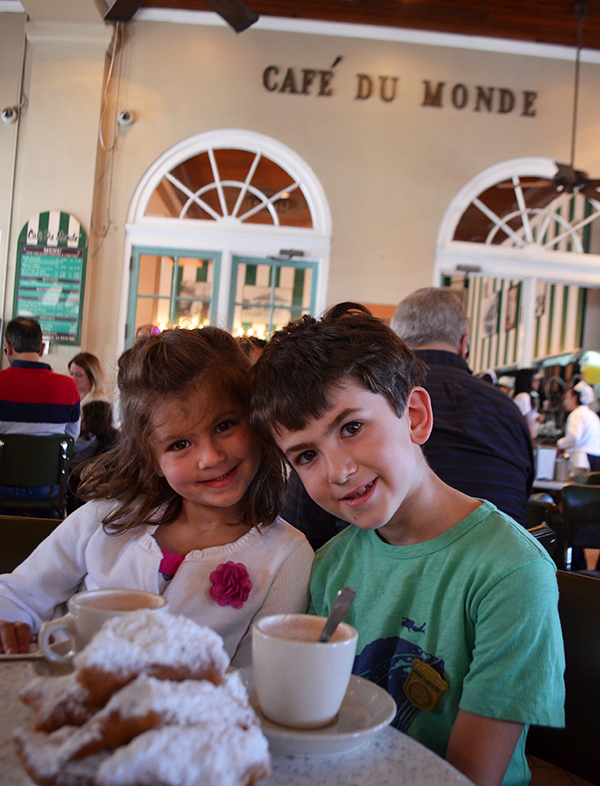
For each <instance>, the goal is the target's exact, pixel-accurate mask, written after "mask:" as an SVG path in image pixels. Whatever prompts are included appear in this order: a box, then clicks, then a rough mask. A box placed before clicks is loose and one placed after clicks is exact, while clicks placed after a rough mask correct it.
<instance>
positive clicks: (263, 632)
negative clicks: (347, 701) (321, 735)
mask: <svg viewBox="0 0 600 786" xmlns="http://www.w3.org/2000/svg"><path fill="white" fill-rule="evenodd" d="M325 620H326V618H325V617H315V616H312V615H309V614H276V615H274V616H272V617H263V618H262V619H260V620H258V621H257V622H255V623H254V625H253V628H252V665H253V671H254V684H255V687H256V696H257V699H258V703H259V705H260V709H261V711H262V713H263V714H264V715H265V716H266V717H267V718H269V720H272V721H274V722H275V723H278V724H280V725H282V726H291V727H293V728H298V729H314V728H319V727H321V726H327V725H328V724H330V723H331V722H332V721H333V720H334V719H335V717H336V715H337V713H338V711H339V709H340V707H341V705H342V701H343V699H344V696H345V694H346V690H347V688H348V682H349V681H350V675H351V673H352V665H353V663H354V656H355V654H356V644H357V641H358V633H357V632H356V630H355V629H354V628H352V627H351V626H350V625H347V624H346V623H344V622H342V623H340V624H339V625H338V627H337V629H336V630H335V632H334V634H333V636H332V637H331V639H330V640H329V641H327V642H320V641H317V639H318V637H319V634H320V633H321V631H322V630H323V626H324V625H325Z"/></svg>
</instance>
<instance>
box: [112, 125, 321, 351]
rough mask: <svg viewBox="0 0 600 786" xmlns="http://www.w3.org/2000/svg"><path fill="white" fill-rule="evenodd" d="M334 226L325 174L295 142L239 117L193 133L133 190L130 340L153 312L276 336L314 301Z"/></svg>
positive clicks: (172, 320)
mask: <svg viewBox="0 0 600 786" xmlns="http://www.w3.org/2000/svg"><path fill="white" fill-rule="evenodd" d="M330 237H331V219H330V213H329V208H328V205H327V200H326V199H325V195H324V192H323V190H322V188H321V185H320V183H319V181H318V180H317V178H316V176H315V175H314V173H313V172H312V170H311V169H310V168H309V167H308V165H307V164H306V163H305V162H304V161H302V159H300V158H299V156H297V155H296V154H295V153H294V152H293V151H292V150H290V149H289V148H287V147H285V146H284V145H282V144H281V143H279V142H277V141H276V140H273V139H270V138H269V137H265V136H263V135H259V134H253V133H250V132H246V131H237V130H231V129H229V130H227V129H225V130H218V131H211V132H207V133H204V134H199V135H197V136H195V137H191V138H190V139H186V140H183V142H180V143H179V144H177V145H175V146H174V147H173V148H171V149H170V150H168V151H166V152H165V153H164V154H163V155H162V156H161V157H160V158H158V159H157V161H155V162H154V164H152V166H151V167H150V168H149V169H148V171H147V172H146V174H145V175H144V177H143V178H142V180H141V182H140V184H139V185H138V187H137V189H136V192H135V194H134V196H133V199H132V202H131V206H130V211H129V217H128V224H127V238H128V258H129V256H130V257H131V274H130V281H129V303H128V309H127V328H128V330H127V333H128V340H129V341H130V340H131V337H132V335H133V331H134V329H135V328H136V327H137V326H139V325H140V324H143V323H148V322H152V323H153V324H158V325H165V326H166V325H175V324H183V325H188V326H196V325H202V324H209V323H211V324H219V325H220V326H222V327H227V328H228V329H230V330H232V331H234V332H236V333H239V334H241V333H249V334H251V335H252V334H253V335H258V336H263V335H264V336H266V335H268V334H269V333H270V332H271V331H272V330H274V329H276V328H278V327H280V326H281V325H283V324H285V323H286V322H287V321H288V320H289V319H294V318H296V317H298V316H300V315H302V314H303V313H314V312H315V311H317V310H319V309H320V308H322V307H323V305H324V302H325V286H326V280H327V272H328V263H329V247H330Z"/></svg>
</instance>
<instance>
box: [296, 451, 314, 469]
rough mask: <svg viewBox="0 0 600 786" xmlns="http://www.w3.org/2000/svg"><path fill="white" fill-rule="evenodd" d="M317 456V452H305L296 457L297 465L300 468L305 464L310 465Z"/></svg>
mask: <svg viewBox="0 0 600 786" xmlns="http://www.w3.org/2000/svg"><path fill="white" fill-rule="evenodd" d="M316 455H317V451H316V450H305V451H304V453H300V455H298V456H296V459H295V463H296V464H298V465H300V466H302V465H303V464H310V462H311V461H312V460H313V459H314V457H315V456H316Z"/></svg>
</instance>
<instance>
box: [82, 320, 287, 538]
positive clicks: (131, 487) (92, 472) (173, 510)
mask: <svg viewBox="0 0 600 786" xmlns="http://www.w3.org/2000/svg"><path fill="white" fill-rule="evenodd" d="M249 374H250V363H249V361H248V358H247V357H246V356H245V354H244V353H243V351H242V350H241V349H240V347H239V344H238V342H237V341H236V340H235V339H234V338H233V336H231V335H229V333H226V332H225V331H223V330H220V329H219V328H215V327H205V328H202V329H197V330H184V329H180V328H175V329H173V330H165V331H163V332H162V333H161V334H160V335H158V336H151V337H150V338H148V339H147V340H145V341H142V342H138V343H136V344H134V345H133V346H132V347H131V348H130V349H128V350H126V351H125V352H124V353H123V354H122V355H121V357H120V358H119V373H118V386H119V393H120V403H121V413H122V422H121V428H120V430H119V436H118V438H117V442H116V444H115V445H114V447H113V448H111V450H109V451H108V452H107V453H104V454H102V455H101V456H99V457H98V458H97V459H94V460H93V461H92V462H90V463H89V464H88V465H87V466H86V468H85V471H84V472H83V477H82V482H81V485H80V486H79V491H78V494H79V496H80V497H81V498H82V499H85V500H91V499H110V500H115V501H116V502H117V505H116V506H115V507H114V508H113V510H112V511H111V512H110V513H109V514H108V515H107V516H106V517H105V518H104V520H103V524H104V527H105V529H106V530H107V531H111V532H115V533H120V532H124V531H125V530H128V529H132V528H133V527H137V526H139V525H141V524H156V523H163V524H170V523H171V522H173V521H175V519H176V518H177V517H178V516H179V514H180V512H181V506H182V498H181V497H180V496H179V494H177V493H176V492H174V491H173V489H172V488H171V487H170V486H169V484H168V483H167V481H166V480H165V478H164V477H161V476H160V475H159V474H158V462H157V460H156V453H155V449H154V446H153V443H152V415H153V412H154V411H155V409H156V407H157V406H159V405H161V404H164V403H165V401H168V400H169V399H170V400H171V401H172V400H179V401H185V400H186V398H187V397H188V396H189V394H190V392H191V391H193V390H194V389H196V388H198V387H199V386H202V385H206V384H207V383H208V384H209V385H210V386H212V387H213V388H214V394H213V395H211V397H210V398H211V400H210V401H207V405H208V406H213V405H214V400H215V397H219V396H222V395H231V396H233V398H234V399H235V400H236V401H237V402H239V403H240V404H241V405H242V406H243V407H245V408H246V409H247V407H248V402H249V397H250V390H249ZM256 439H257V440H260V437H259V436H258V435H257V436H256ZM261 447H262V457H261V462H260V465H259V468H258V471H257V473H256V475H255V477H254V479H253V480H252V482H251V483H250V486H249V488H248V491H247V505H246V522H247V523H248V524H250V525H251V526H258V525H262V526H266V525H268V524H271V523H272V522H273V521H274V520H275V518H276V517H277V515H278V513H279V511H280V509H281V507H282V504H283V495H284V490H285V468H284V464H283V461H282V460H281V459H280V458H279V456H278V454H277V452H276V451H275V450H274V449H273V448H272V447H270V446H267V445H264V444H262V443H261Z"/></svg>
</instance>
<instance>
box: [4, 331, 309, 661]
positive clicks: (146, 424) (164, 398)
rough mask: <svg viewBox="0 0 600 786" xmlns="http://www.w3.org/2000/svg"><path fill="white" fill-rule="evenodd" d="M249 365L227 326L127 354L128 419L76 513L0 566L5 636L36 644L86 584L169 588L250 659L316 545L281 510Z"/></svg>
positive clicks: (302, 589)
mask: <svg viewBox="0 0 600 786" xmlns="http://www.w3.org/2000/svg"><path fill="white" fill-rule="evenodd" d="M249 370H250V364H249V361H248V359H247V358H246V357H245V355H244V353H243V352H242V350H241V349H240V348H239V345H238V343H237V342H236V340H235V339H234V338H233V337H232V336H230V335H229V334H228V333H225V332H224V331H222V330H219V329H218V328H214V327H207V328H204V329H202V330H182V329H175V330H168V331H165V332H163V333H161V334H160V335H159V336H152V337H150V338H149V339H148V340H147V341H144V342H138V343H136V344H134V346H133V347H132V348H131V349H129V350H127V351H126V352H124V353H123V355H122V356H121V358H120V359H119V375H118V384H119V390H120V395H121V405H122V413H123V423H122V427H121V430H120V432H119V437H118V440H117V443H116V445H115V446H114V448H112V449H111V450H110V451H108V452H107V453H104V454H103V455H102V456H99V457H98V458H97V459H95V460H94V461H93V462H92V464H90V465H88V467H87V468H86V470H85V472H84V475H85V477H84V480H83V484H82V487H81V488H80V494H81V495H82V496H83V497H84V498H85V499H89V500H92V501H91V502H88V503H87V504H86V505H84V506H83V507H81V508H79V509H78V510H76V511H75V512H74V513H72V514H71V515H70V516H69V517H68V518H67V519H65V521H64V522H62V523H61V524H60V525H59V526H58V527H57V529H56V530H55V531H54V532H53V533H52V534H51V535H50V536H49V537H48V538H47V539H46V540H45V541H44V542H43V543H42V544H41V545H40V546H39V547H38V548H37V549H36V550H35V551H34V552H33V554H32V555H31V556H30V557H29V558H28V559H27V560H25V562H23V563H22V564H21V565H20V566H19V567H18V568H17V569H16V570H15V571H14V572H13V573H11V574H6V575H4V576H1V577H0V620H2V622H0V642H1V644H2V649H3V650H4V651H7V652H10V651H27V649H28V646H29V640H30V632H31V629H33V630H37V629H38V628H39V626H40V624H41V623H42V622H43V621H44V620H46V619H49V618H51V617H52V616H55V612H57V606H59V605H60V604H62V603H63V602H64V601H66V600H67V599H68V598H69V597H70V596H71V595H73V594H74V593H75V592H77V591H79V590H81V589H94V588H97V587H98V588H101V587H125V588H136V589H145V590H151V591H153V592H159V593H162V594H164V596H165V597H166V598H167V600H168V602H169V607H170V610H171V611H172V612H173V613H176V614H185V615H187V616H188V617H191V618H193V619H195V620H196V621H197V622H200V623H202V624H203V625H208V626H209V627H211V628H213V629H214V630H216V631H217V633H219V634H220V635H221V636H223V639H224V641H225V647H226V649H227V651H228V653H229V655H230V656H231V657H232V658H233V664H234V665H236V666H244V665H247V664H249V663H250V643H251V642H250V627H251V623H252V622H253V620H255V619H256V618H258V617H260V616H264V615H268V614H274V613H280V612H303V611H305V610H306V606H307V587H308V580H309V576H310V569H311V564H312V559H313V552H312V549H311V548H310V546H309V544H308V542H307V540H306V538H305V537H304V535H303V534H302V533H301V532H299V531H298V530H296V529H294V528H293V527H292V526H290V525H289V524H287V523H285V522H284V521H283V520H282V519H280V518H277V513H278V511H279V508H280V505H281V501H282V497H283V492H284V483H285V473H284V468H283V464H282V463H281V461H280V459H279V458H278V457H277V456H276V455H275V454H274V453H273V452H272V451H271V450H267V449H264V448H262V446H261V444H260V442H259V439H258V437H257V435H256V434H255V433H254V432H253V431H252V430H251V428H250V425H249V422H248V412H247V403H248V395H249Z"/></svg>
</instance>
